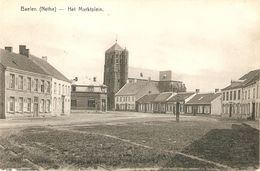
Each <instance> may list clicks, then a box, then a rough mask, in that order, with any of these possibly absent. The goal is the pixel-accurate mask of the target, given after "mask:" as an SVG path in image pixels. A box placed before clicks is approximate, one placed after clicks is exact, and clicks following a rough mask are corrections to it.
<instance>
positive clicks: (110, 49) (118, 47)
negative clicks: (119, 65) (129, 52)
mask: <svg viewBox="0 0 260 171" xmlns="http://www.w3.org/2000/svg"><path fill="white" fill-rule="evenodd" d="M123 50H124V49H123V48H121V47H120V46H119V45H118V44H117V43H115V44H114V45H113V46H111V47H110V48H109V49H108V50H106V53H108V52H114V51H123Z"/></svg>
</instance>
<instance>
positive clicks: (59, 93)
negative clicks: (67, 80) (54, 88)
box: [59, 84, 61, 94]
mask: <svg viewBox="0 0 260 171" xmlns="http://www.w3.org/2000/svg"><path fill="white" fill-rule="evenodd" d="M60 88H61V87H60V84H59V94H60V91H61V89H60Z"/></svg>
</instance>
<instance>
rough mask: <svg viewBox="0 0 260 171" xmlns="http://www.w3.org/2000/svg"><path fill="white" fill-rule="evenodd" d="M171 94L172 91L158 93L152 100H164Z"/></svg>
mask: <svg viewBox="0 0 260 171" xmlns="http://www.w3.org/2000/svg"><path fill="white" fill-rule="evenodd" d="M172 95H173V92H163V93H160V94H159V95H158V96H157V97H156V98H155V99H154V102H165V101H167V100H168V98H169V97H171V96H172Z"/></svg>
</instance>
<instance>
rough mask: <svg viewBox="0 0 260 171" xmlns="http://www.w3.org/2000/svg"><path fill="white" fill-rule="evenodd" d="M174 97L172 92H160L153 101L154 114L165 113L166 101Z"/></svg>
mask: <svg viewBox="0 0 260 171" xmlns="http://www.w3.org/2000/svg"><path fill="white" fill-rule="evenodd" d="M174 95H176V93H173V92H162V93H160V94H159V95H158V96H157V97H156V98H155V99H154V100H153V112H154V113H166V105H167V101H168V100H169V99H170V98H171V97H173V96H174Z"/></svg>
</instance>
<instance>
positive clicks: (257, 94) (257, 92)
mask: <svg viewBox="0 0 260 171" xmlns="http://www.w3.org/2000/svg"><path fill="white" fill-rule="evenodd" d="M258 97H259V86H258V85H257V88H256V98H258Z"/></svg>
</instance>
